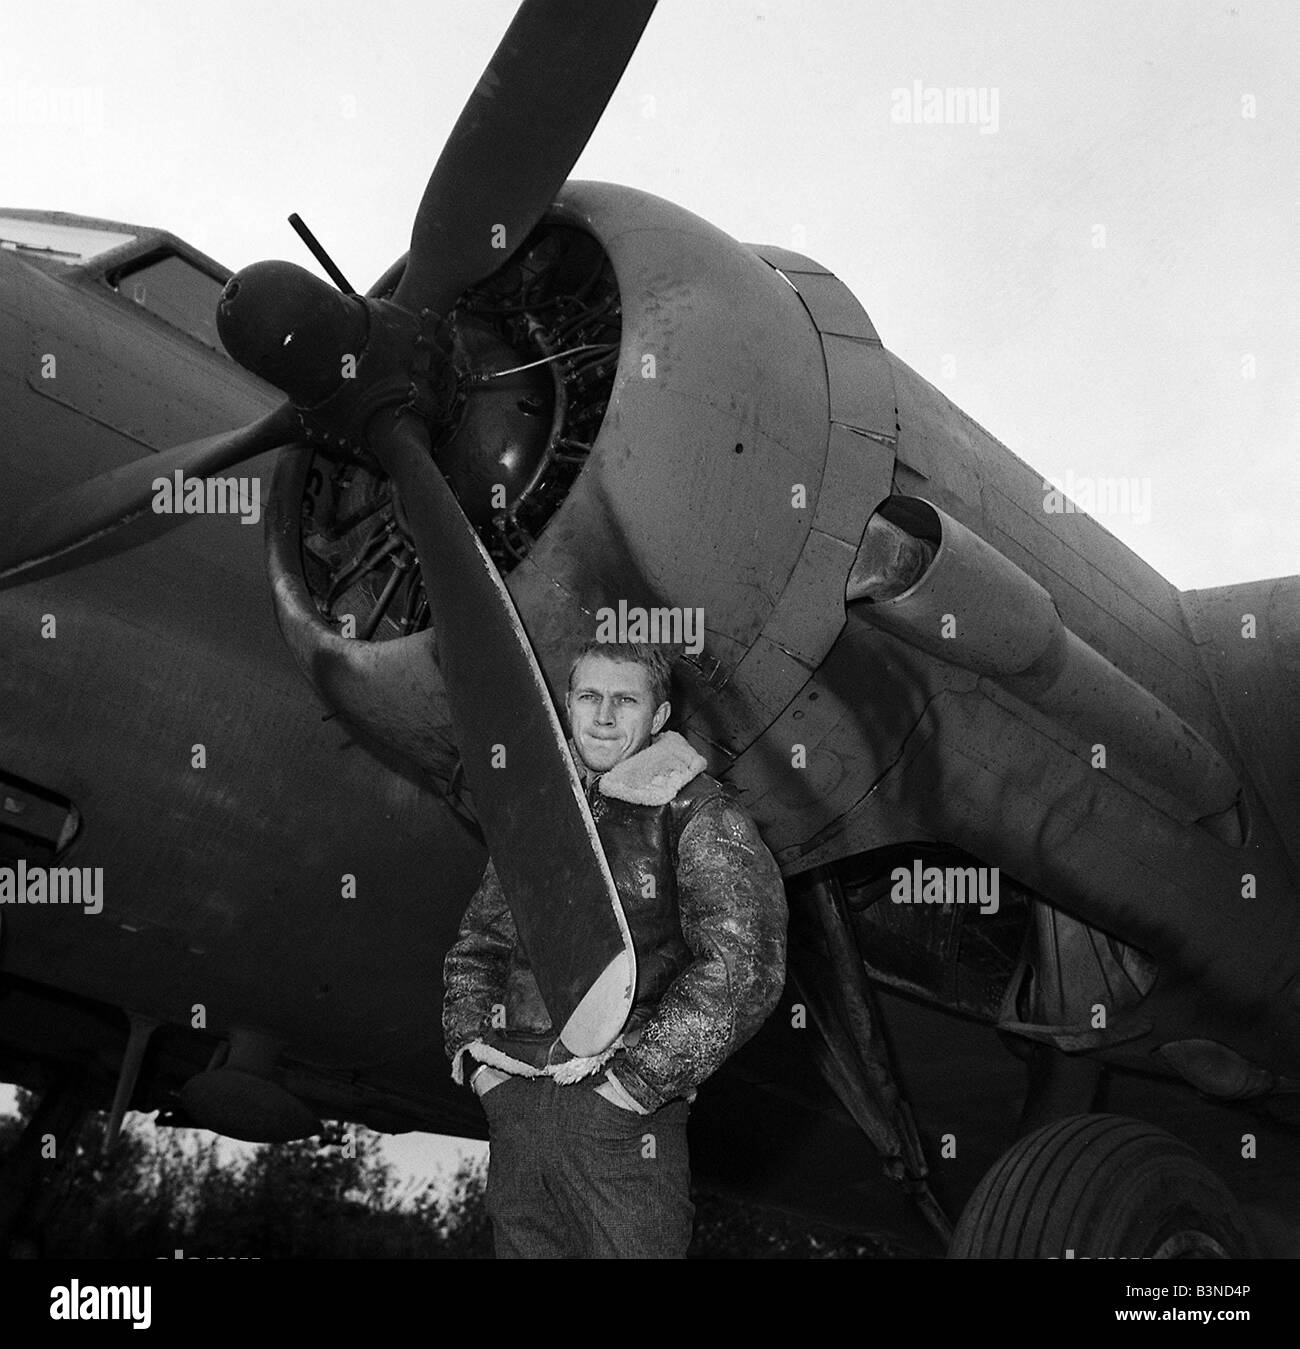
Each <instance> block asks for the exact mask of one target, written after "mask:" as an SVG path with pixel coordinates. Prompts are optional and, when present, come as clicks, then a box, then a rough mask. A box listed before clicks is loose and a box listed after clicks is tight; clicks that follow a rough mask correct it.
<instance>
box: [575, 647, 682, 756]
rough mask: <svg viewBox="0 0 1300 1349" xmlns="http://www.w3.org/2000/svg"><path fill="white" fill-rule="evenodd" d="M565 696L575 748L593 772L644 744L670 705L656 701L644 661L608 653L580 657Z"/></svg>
mask: <svg viewBox="0 0 1300 1349" xmlns="http://www.w3.org/2000/svg"><path fill="white" fill-rule="evenodd" d="M565 702H566V706H567V707H568V710H569V730H570V731H571V733H572V735H573V745H574V748H575V749H576V750H577V752H578V757H579V758H580V759H581V760H582V762H583V763H584V764H586V765H587V767H588V768H589V769H591V771H592V772H593V773H607V772H609V770H610V769H611V768H613V767H614V765H615V764H616V763H622V761H623V760H624V759H626V758H629V757H630V756H631V755H633V754H635V753H636V752H637V750H639V749H641V748H643V747H644V746H645V745H646V744H647V743H648V742H649V740H650V737H651V736H652V735H654V734H655V733H656V732H657V731H658V730H659V729H660V728H661V727H662V726H663V724H664V722H666V721H667V720H668V713H669V711H670V710H671V709H670V708H669V705H668V704H667V703H660V704H659V706H658V707H656V706H655V704H654V695H653V694H652V693H651V691H650V674H649V672H648V671H647V670H646V669H645V667H644V666H641V665H635V664H629V663H628V662H626V661H621V660H610V659H608V657H606V656H584V657H583V658H582V660H580V661H579V662H578V668H577V669H576V670H574V672H573V681H572V687H571V688H570V690H569V695H568V697H567V699H566V700H565Z"/></svg>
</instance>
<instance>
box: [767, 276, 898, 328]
mask: <svg viewBox="0 0 1300 1349" xmlns="http://www.w3.org/2000/svg"><path fill="white" fill-rule="evenodd" d="M782 270H784V269H782ZM791 280H792V281H793V282H794V286H795V289H796V290H797V291H798V292H799V298H800V299H801V300H802V301H803V302H804V304H806V305H807V306H808V312H809V313H810V314H811V315H812V318H813V322H814V323H815V324H816V325H817V330H818V331H819V332H820V333H822V334H823V335H826V334H833V335H835V336H838V337H852V338H855V339H856V340H858V341H863V342H872V343H874V344H875V345H876V346H879V345H880V334H879V333H878V332H877V331H876V325H875V324H874V323H872V321H871V320H870V319H869V318H868V317H867V311H866V310H865V309H863V307H862V306H861V305H860V304H859V303H858V302H857V300H856V299H855V298H854V297H853V294H852V292H851V291H850V290H849V289H848V287H847V286H846V285H845V284H844V283H843V282H842V281H841V280H839V278H838V277H834V276H832V275H830V273H828V272H826V273H816V272H807V273H798V274H797V275H796V276H794V277H791Z"/></svg>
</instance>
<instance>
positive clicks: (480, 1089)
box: [470, 1064, 510, 1099]
mask: <svg viewBox="0 0 1300 1349" xmlns="http://www.w3.org/2000/svg"><path fill="white" fill-rule="evenodd" d="M509 1076H510V1074H509V1073H503V1072H502V1071H501V1069H500V1068H490V1067H488V1066H487V1065H486V1064H485V1065H484V1066H483V1067H482V1068H480V1069H479V1070H478V1071H477V1072H476V1073H475V1074H474V1076H473V1077H472V1078H471V1079H470V1086H471V1087H473V1088H474V1095H475V1096H477V1097H479V1098H480V1099H482V1098H483V1097H484V1096H486V1095H487V1094H488V1092H490V1091H491V1090H492V1088H493V1087H499V1086H500V1085H501V1084H502V1083H503V1082H504V1081H505V1080H506V1078H508V1077H509Z"/></svg>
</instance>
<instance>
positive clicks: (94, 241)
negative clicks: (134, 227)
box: [0, 215, 135, 267]
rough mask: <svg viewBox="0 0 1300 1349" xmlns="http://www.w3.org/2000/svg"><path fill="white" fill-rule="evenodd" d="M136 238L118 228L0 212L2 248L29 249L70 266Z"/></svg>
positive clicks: (24, 250) (0, 242)
mask: <svg viewBox="0 0 1300 1349" xmlns="http://www.w3.org/2000/svg"><path fill="white" fill-rule="evenodd" d="M134 238H135V235H134V234H123V233H121V231H118V230H106V229H95V228H93V227H92V226H88V225H55V224H53V223H52V222H50V221H48V220H25V219H24V218H23V217H22V216H11V215H0V248H6V249H9V250H10V251H11V252H17V253H30V254H33V255H35V256H36V257H41V258H48V259H49V260H50V261H51V262H62V263H66V264H67V265H68V266H69V267H74V266H76V265H77V264H78V263H82V262H87V261H89V259H91V258H96V257H98V256H99V255H100V254H101V253H107V252H109V251H110V250H111V249H114V248H120V247H121V246H122V245H123V244H129V243H130V242H131V241H132V240H133V239H134Z"/></svg>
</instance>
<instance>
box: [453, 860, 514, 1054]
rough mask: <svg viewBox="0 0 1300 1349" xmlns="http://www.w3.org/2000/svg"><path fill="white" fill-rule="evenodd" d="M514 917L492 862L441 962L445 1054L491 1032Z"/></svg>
mask: <svg viewBox="0 0 1300 1349" xmlns="http://www.w3.org/2000/svg"><path fill="white" fill-rule="evenodd" d="M514 944H515V920H514V918H513V917H512V915H511V913H510V906H509V905H508V904H507V903H506V897H505V892H504V891H503V890H502V889H501V882H500V881H499V880H498V879H497V873H496V868H495V867H493V865H492V863H491V861H489V862H488V864H487V869H486V870H485V871H484V873H483V879H482V881H480V882H479V887H478V889H477V890H476V891H475V892H474V896H473V898H472V899H471V900H470V902H469V906H468V907H467V908H466V910H465V916H464V918H462V919H461V924H460V931H459V932H458V933H457V935H456V940H455V941H454V942H453V943H452V945H451V949H450V950H449V951H448V952H447V958H446V960H445V961H444V962H443V967H442V978H443V987H444V989H445V990H446V996H445V998H444V1000H443V1004H442V1035H443V1042H444V1044H445V1045H446V1049H447V1057H448V1058H451V1059H454V1058H455V1057H456V1053H457V1051H458V1050H460V1049H463V1048H464V1046H465V1045H467V1044H469V1043H470V1042H471V1041H472V1040H485V1039H487V1038H489V1037H490V1036H491V1034H492V1009H493V1007H494V1006H495V1005H497V1004H500V1003H504V1002H505V994H506V978H507V974H508V972H509V967H510V951H511V949H512V947H513V946H514Z"/></svg>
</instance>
